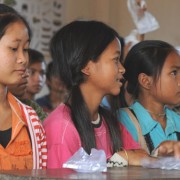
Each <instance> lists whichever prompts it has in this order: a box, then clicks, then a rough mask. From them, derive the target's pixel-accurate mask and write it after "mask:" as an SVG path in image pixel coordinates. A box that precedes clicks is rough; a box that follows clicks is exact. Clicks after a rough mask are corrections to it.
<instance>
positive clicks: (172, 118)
mask: <svg viewBox="0 0 180 180" xmlns="http://www.w3.org/2000/svg"><path fill="white" fill-rule="evenodd" d="M129 108H130V109H132V110H133V111H134V112H135V114H136V116H137V118H138V121H139V124H140V127H141V130H142V134H143V135H146V134H148V133H149V134H150V137H151V139H152V142H153V144H154V147H155V148H156V147H157V146H158V145H159V144H160V143H161V142H163V141H166V140H177V135H176V132H180V115H178V114H177V113H176V112H174V111H172V110H171V109H169V108H167V107H165V113H166V118H167V123H166V128H165V131H164V130H163V128H162V127H161V124H160V123H159V122H157V121H155V120H154V119H152V117H151V115H150V114H149V113H148V111H147V110H146V109H145V108H144V107H143V106H142V105H141V104H140V103H139V102H137V101H136V102H134V104H132V105H131V106H130V107H129ZM118 120H119V121H120V122H121V123H122V124H123V125H124V126H126V128H127V129H128V131H129V132H130V133H131V135H132V136H133V138H134V140H135V141H137V142H138V134H137V131H136V128H135V126H134V124H133V122H132V121H131V119H130V117H129V115H128V114H127V112H126V111H125V110H123V108H121V109H120V110H119V111H118Z"/></svg>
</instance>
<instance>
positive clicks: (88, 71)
mask: <svg viewBox="0 0 180 180" xmlns="http://www.w3.org/2000/svg"><path fill="white" fill-rule="evenodd" d="M91 67H92V61H89V62H88V63H87V64H86V66H85V67H84V68H83V69H81V72H82V73H83V74H85V75H87V76H89V75H90V74H91Z"/></svg>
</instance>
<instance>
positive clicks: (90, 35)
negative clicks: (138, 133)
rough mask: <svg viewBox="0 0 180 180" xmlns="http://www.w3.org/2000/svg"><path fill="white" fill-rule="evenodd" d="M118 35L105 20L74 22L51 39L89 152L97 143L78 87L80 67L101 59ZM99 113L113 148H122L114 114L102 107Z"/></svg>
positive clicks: (78, 127)
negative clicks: (106, 127) (107, 129)
mask: <svg viewBox="0 0 180 180" xmlns="http://www.w3.org/2000/svg"><path fill="white" fill-rule="evenodd" d="M116 37H118V34H117V32H115V31H114V30H113V29H112V28H110V27H109V26H107V25H106V24H104V23H102V22H98V21H74V22H71V23H70V24H68V25H66V26H64V27H63V28H62V29H60V30H59V31H58V32H57V33H56V34H55V35H54V36H53V38H52V40H51V45H50V50H51V55H52V58H53V63H54V67H56V69H57V72H58V73H59V77H60V78H61V79H62V81H63V82H64V84H65V86H66V88H67V90H69V91H70V99H71V101H70V102H71V103H70V107H71V116H72V120H73V122H74V124H75V126H76V129H77V131H78V132H79V135H80V138H81V142H82V145H83V147H84V149H85V150H86V151H87V152H88V153H90V152H91V148H95V147H96V142H95V136H94V129H93V125H92V123H91V117H90V113H89V110H88V108H87V105H86V103H85V101H84V98H83V96H82V93H81V91H80V88H79V85H80V84H81V83H82V82H84V80H85V78H84V75H83V73H82V72H81V70H82V69H83V68H84V67H85V66H86V65H87V63H88V62H89V61H90V60H92V61H94V62H96V61H98V57H99V56H100V55H101V53H102V52H103V51H104V50H105V48H106V47H107V46H108V45H109V44H110V43H111V42H112V41H113V40H114V39H115V38H116ZM92 93H93V92H92ZM99 113H100V114H101V115H102V116H104V117H105V120H106V123H107V125H108V128H109V132H110V136H111V141H112V151H113V152H116V151H119V150H120V147H121V144H122V143H121V139H120V129H119V125H118V121H117V120H116V119H115V118H114V117H113V116H112V114H113V113H110V112H108V111H107V110H105V109H103V108H101V107H99Z"/></svg>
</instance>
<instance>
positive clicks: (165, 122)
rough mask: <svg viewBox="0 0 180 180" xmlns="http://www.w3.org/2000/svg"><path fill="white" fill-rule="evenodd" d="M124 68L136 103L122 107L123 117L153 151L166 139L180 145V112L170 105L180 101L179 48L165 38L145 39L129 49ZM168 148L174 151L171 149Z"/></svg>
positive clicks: (131, 130) (125, 123)
mask: <svg viewBox="0 0 180 180" xmlns="http://www.w3.org/2000/svg"><path fill="white" fill-rule="evenodd" d="M124 67H125V69H126V72H125V74H124V77H125V79H126V83H127V87H126V90H127V92H128V93H129V94H130V95H131V96H132V97H133V98H134V99H135V102H134V103H133V104H132V105H131V106H130V107H129V108H121V109H120V110H119V120H120V121H121V122H122V123H123V124H124V125H125V126H126V127H127V129H128V130H129V132H130V133H131V134H132V136H133V137H134V139H135V140H136V141H137V142H139V143H140V144H141V146H142V147H143V148H146V149H147V151H149V153H151V152H152V151H153V150H155V149H156V148H158V147H159V145H160V144H162V143H164V141H165V142H166V143H170V144H173V146H174V145H175V144H176V145H177V143H178V142H177V141H178V140H180V115H178V114H177V113H175V112H174V111H172V110H171V108H169V107H173V106H175V105H177V104H179V103H180V55H179V54H178V52H177V50H176V49H175V48H174V47H173V46H172V45H170V44H168V43H166V42H163V41H159V40H146V41H142V42H140V43H138V44H137V45H135V46H134V47H133V48H132V49H131V50H130V51H129V53H128V55H127V57H126V59H125V63H124ZM167 104H168V106H167ZM178 147H180V145H178ZM165 151H168V153H169V154H171V148H170V149H166V150H165ZM178 151H179V150H178Z"/></svg>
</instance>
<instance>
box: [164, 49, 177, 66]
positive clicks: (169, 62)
mask: <svg viewBox="0 0 180 180" xmlns="http://www.w3.org/2000/svg"><path fill="white" fill-rule="evenodd" d="M164 67H165V68H166V67H167V68H173V67H177V68H180V55H179V54H178V53H176V52H172V53H170V54H169V55H168V56H167V58H166V61H165V63H164Z"/></svg>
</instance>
